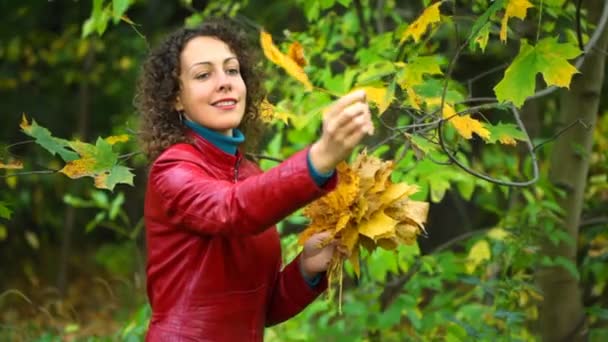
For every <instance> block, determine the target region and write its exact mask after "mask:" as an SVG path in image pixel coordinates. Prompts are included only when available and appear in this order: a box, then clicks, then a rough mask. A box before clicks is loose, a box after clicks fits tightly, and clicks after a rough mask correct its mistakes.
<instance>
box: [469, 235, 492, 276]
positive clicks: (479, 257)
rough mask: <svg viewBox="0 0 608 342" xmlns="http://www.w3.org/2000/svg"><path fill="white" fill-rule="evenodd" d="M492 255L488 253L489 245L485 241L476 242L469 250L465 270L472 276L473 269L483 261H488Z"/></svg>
mask: <svg viewBox="0 0 608 342" xmlns="http://www.w3.org/2000/svg"><path fill="white" fill-rule="evenodd" d="M491 256H492V253H491V252H490V244H489V243H488V241H486V240H479V241H477V242H476V243H475V244H474V245H473V247H471V249H470V250H469V255H468V256H467V260H466V264H465V269H466V271H467V273H469V274H472V273H473V272H475V269H477V267H478V266H479V265H481V263H483V262H484V261H487V260H490V257H491Z"/></svg>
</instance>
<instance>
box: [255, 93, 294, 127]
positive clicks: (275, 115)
mask: <svg viewBox="0 0 608 342" xmlns="http://www.w3.org/2000/svg"><path fill="white" fill-rule="evenodd" d="M289 117H290V114H289V113H286V112H282V111H279V110H277V108H276V107H275V106H274V105H273V104H272V103H270V102H269V101H268V99H264V100H263V101H262V102H261V103H260V119H262V121H263V122H266V123H272V122H274V121H276V120H281V121H283V122H284V123H285V124H287V123H288V119H289Z"/></svg>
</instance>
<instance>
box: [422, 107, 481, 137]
mask: <svg viewBox="0 0 608 342" xmlns="http://www.w3.org/2000/svg"><path fill="white" fill-rule="evenodd" d="M427 103H429V104H431V105H436V106H437V107H438V106H439V105H441V99H440V98H434V99H430V100H429V101H428V102H427ZM442 117H443V118H444V119H446V120H447V121H448V122H449V123H450V124H451V125H452V126H453V127H454V128H455V129H456V131H457V132H458V134H460V135H461V136H462V137H463V138H465V139H471V138H473V133H475V134H477V135H478V136H480V137H481V138H483V139H484V140H488V138H490V131H489V130H488V129H487V128H486V127H485V125H484V124H483V123H482V122H481V121H479V120H476V119H473V118H472V117H471V116H470V115H468V114H467V115H458V114H457V113H456V111H455V110H454V107H452V106H451V105H450V104H448V103H444V104H443V115H442Z"/></svg>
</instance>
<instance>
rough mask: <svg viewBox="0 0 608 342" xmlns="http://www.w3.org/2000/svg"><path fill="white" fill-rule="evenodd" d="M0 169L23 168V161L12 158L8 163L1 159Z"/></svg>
mask: <svg viewBox="0 0 608 342" xmlns="http://www.w3.org/2000/svg"><path fill="white" fill-rule="evenodd" d="M0 169H5V170H20V169H23V162H22V161H20V160H12V161H10V162H8V163H6V164H5V163H3V162H1V161H0Z"/></svg>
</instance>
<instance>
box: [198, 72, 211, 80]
mask: <svg viewBox="0 0 608 342" xmlns="http://www.w3.org/2000/svg"><path fill="white" fill-rule="evenodd" d="M208 77H209V73H208V72H204V73H202V74H198V75H196V77H195V78H196V79H197V80H204V79H206V78H208Z"/></svg>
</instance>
